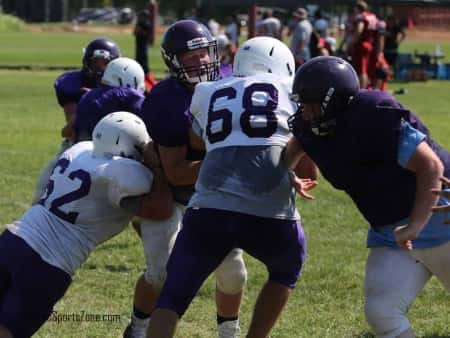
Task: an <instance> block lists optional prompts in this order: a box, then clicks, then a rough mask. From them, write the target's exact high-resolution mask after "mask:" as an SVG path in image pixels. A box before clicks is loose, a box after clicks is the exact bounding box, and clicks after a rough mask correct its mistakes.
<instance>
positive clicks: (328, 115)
mask: <svg viewBox="0 0 450 338" xmlns="http://www.w3.org/2000/svg"><path fill="white" fill-rule="evenodd" d="M358 91H359V80H358V75H357V74H356V72H355V70H354V69H353V67H352V66H351V65H350V64H349V63H348V62H347V61H345V60H343V59H341V58H338V57H335V56H319V57H315V58H312V59H311V60H309V61H307V62H305V63H304V64H303V65H302V66H301V67H300V68H299V69H298V71H297V73H296V74H295V78H294V86H293V91H292V97H293V99H294V100H295V101H297V103H298V104H299V111H298V113H297V114H296V115H298V114H301V112H302V104H304V103H319V104H320V107H321V114H320V117H319V118H318V119H317V120H316V121H312V122H311V129H312V131H313V132H314V133H315V134H317V135H327V134H328V133H330V131H332V130H333V128H334V126H335V125H336V115H337V114H338V112H340V111H343V110H345V108H346V106H347V104H348V103H349V102H350V101H351V100H352V98H353V97H354V96H355V95H356V94H357V93H358ZM291 122H292V121H291ZM294 127H295V126H294Z"/></svg>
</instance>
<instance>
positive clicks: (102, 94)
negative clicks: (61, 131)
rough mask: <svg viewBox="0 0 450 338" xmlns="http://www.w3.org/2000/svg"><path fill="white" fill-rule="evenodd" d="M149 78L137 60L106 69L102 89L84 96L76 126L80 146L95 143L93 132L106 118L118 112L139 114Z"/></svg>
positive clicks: (122, 61) (124, 60)
mask: <svg viewBox="0 0 450 338" xmlns="http://www.w3.org/2000/svg"><path fill="white" fill-rule="evenodd" d="M144 91H145V74H144V71H143V69H142V67H141V66H140V65H139V63H137V62H136V61H135V60H133V59H130V58H126V57H119V58H117V59H114V60H113V61H111V62H110V63H108V65H107V66H106V69H105V72H104V73H103V75H102V77H101V80H100V86H99V87H97V88H94V89H92V90H90V91H89V92H88V93H86V94H85V95H83V97H82V98H81V100H80V102H79V103H78V106H77V112H76V118H75V123H74V132H73V133H72V134H73V135H74V140H75V141H76V142H80V141H85V140H91V135H92V131H93V129H94V127H95V125H96V124H97V122H98V121H100V120H101V119H102V118H103V117H104V116H105V115H107V114H109V113H112V112H115V111H127V112H130V113H133V114H138V113H139V111H140V109H141V106H142V103H143V102H144V98H145V97H144Z"/></svg>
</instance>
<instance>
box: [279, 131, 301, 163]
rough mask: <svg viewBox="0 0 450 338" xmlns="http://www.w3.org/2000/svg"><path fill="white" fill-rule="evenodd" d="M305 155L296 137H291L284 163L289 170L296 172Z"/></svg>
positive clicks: (285, 152)
mask: <svg viewBox="0 0 450 338" xmlns="http://www.w3.org/2000/svg"><path fill="white" fill-rule="evenodd" d="M304 155H305V152H304V151H303V148H302V146H301V145H300V142H298V140H297V138H296V137H294V136H293V137H291V139H290V140H289V142H288V143H287V145H286V148H285V150H284V158H283V159H284V161H285V164H286V167H287V168H288V169H289V170H294V169H295V167H296V166H297V164H298V163H299V162H300V159H301V158H302V157H303V156H304Z"/></svg>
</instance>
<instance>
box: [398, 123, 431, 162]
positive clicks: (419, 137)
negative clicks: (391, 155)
mask: <svg viewBox="0 0 450 338" xmlns="http://www.w3.org/2000/svg"><path fill="white" fill-rule="evenodd" d="M425 139H426V135H425V134H424V133H422V132H420V131H419V130H417V129H415V128H413V127H412V126H411V125H410V124H409V123H408V122H405V121H403V122H402V124H401V127H400V137H399V144H398V163H399V164H400V165H401V166H402V167H404V168H406V166H407V165H408V161H409V160H410V159H411V157H412V155H413V154H414V153H415V151H416V149H417V146H418V145H419V144H420V143H421V142H422V141H424V140H425Z"/></svg>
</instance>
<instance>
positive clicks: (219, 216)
mask: <svg viewBox="0 0 450 338" xmlns="http://www.w3.org/2000/svg"><path fill="white" fill-rule="evenodd" d="M294 70H295V61H294V56H293V55H292V53H291V51H290V50H289V48H288V47H287V46H286V45H285V44H284V43H282V42H281V41H279V40H277V39H275V38H270V37H256V38H253V39H250V40H248V41H246V42H245V43H244V44H243V45H242V46H241V47H240V48H239V50H238V52H237V54H236V57H235V61H234V67H233V74H234V76H233V77H231V78H225V79H222V80H220V81H217V82H205V83H199V84H198V85H197V86H196V89H195V93H194V96H193V98H192V103H191V106H190V111H191V113H192V115H193V117H194V118H195V121H194V124H193V129H194V130H196V133H197V134H198V135H201V137H202V138H203V140H204V143H205V146H206V151H207V153H206V157H205V159H204V160H203V162H202V166H201V169H200V174H199V177H198V180H197V183H196V186H195V188H196V191H195V193H194V195H193V197H192V198H191V200H190V202H189V207H188V209H187V211H186V214H185V215H184V218H183V227H182V229H181V231H180V233H179V234H178V237H177V241H176V242H175V246H174V248H173V251H172V254H171V256H170V258H169V262H168V264H167V279H166V282H165V284H164V287H163V289H162V291H161V295H160V298H159V300H158V303H157V306H156V310H155V311H154V312H153V314H152V318H151V320H150V325H149V332H148V334H149V337H154V338H158V337H172V336H173V335H174V334H175V328H176V324H177V322H178V320H179V319H180V318H181V316H182V315H183V314H184V312H185V311H186V309H187V307H188V305H189V304H190V302H191V301H192V299H193V297H194V296H195V294H196V293H197V291H198V290H199V288H200V286H201V285H202V283H203V282H204V280H205V279H206V278H207V277H208V275H209V274H210V273H211V272H212V271H214V269H216V268H217V266H218V265H219V264H220V263H221V262H222V260H223V259H224V258H225V257H226V256H227V254H228V252H230V250H233V249H235V248H243V249H244V250H245V251H246V252H247V253H248V254H250V255H251V256H253V257H255V258H256V259H258V260H260V261H261V262H263V263H264V264H265V265H266V267H267V270H268V272H269V279H268V281H267V282H266V283H265V285H264V286H263V288H262V290H261V293H260V295H259V296H258V300H257V301H256V305H255V310H254V312H253V318H252V321H251V323H250V328H249V332H248V334H247V337H268V336H269V334H270V331H271V329H272V327H273V325H274V324H275V323H276V321H277V319H278V318H279V316H280V314H281V311H282V309H283V308H284V306H285V304H286V302H287V300H288V298H289V295H290V293H291V291H292V289H293V288H294V286H295V285H296V282H297V279H298V278H299V275H300V271H301V268H302V265H303V263H304V260H305V254H306V243H305V235H304V232H303V228H302V226H301V224H300V218H299V214H298V211H297V209H296V204H295V190H294V187H293V184H292V182H291V175H292V174H291V173H289V171H288V168H287V167H286V166H285V163H284V160H283V151H284V147H285V146H286V143H287V141H288V140H289V138H290V136H291V134H290V132H289V128H288V122H287V120H288V118H289V117H290V116H292V115H293V114H294V113H295V105H294V104H293V103H292V102H291V100H290V98H289V93H290V91H291V86H292V80H293V78H294ZM301 183H302V188H301V189H300V191H301V194H302V195H303V196H304V197H306V198H311V196H309V195H308V194H307V193H306V190H309V189H311V188H313V187H314V186H315V185H316V181H314V180H310V179H305V180H303V181H302V182H301Z"/></svg>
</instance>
